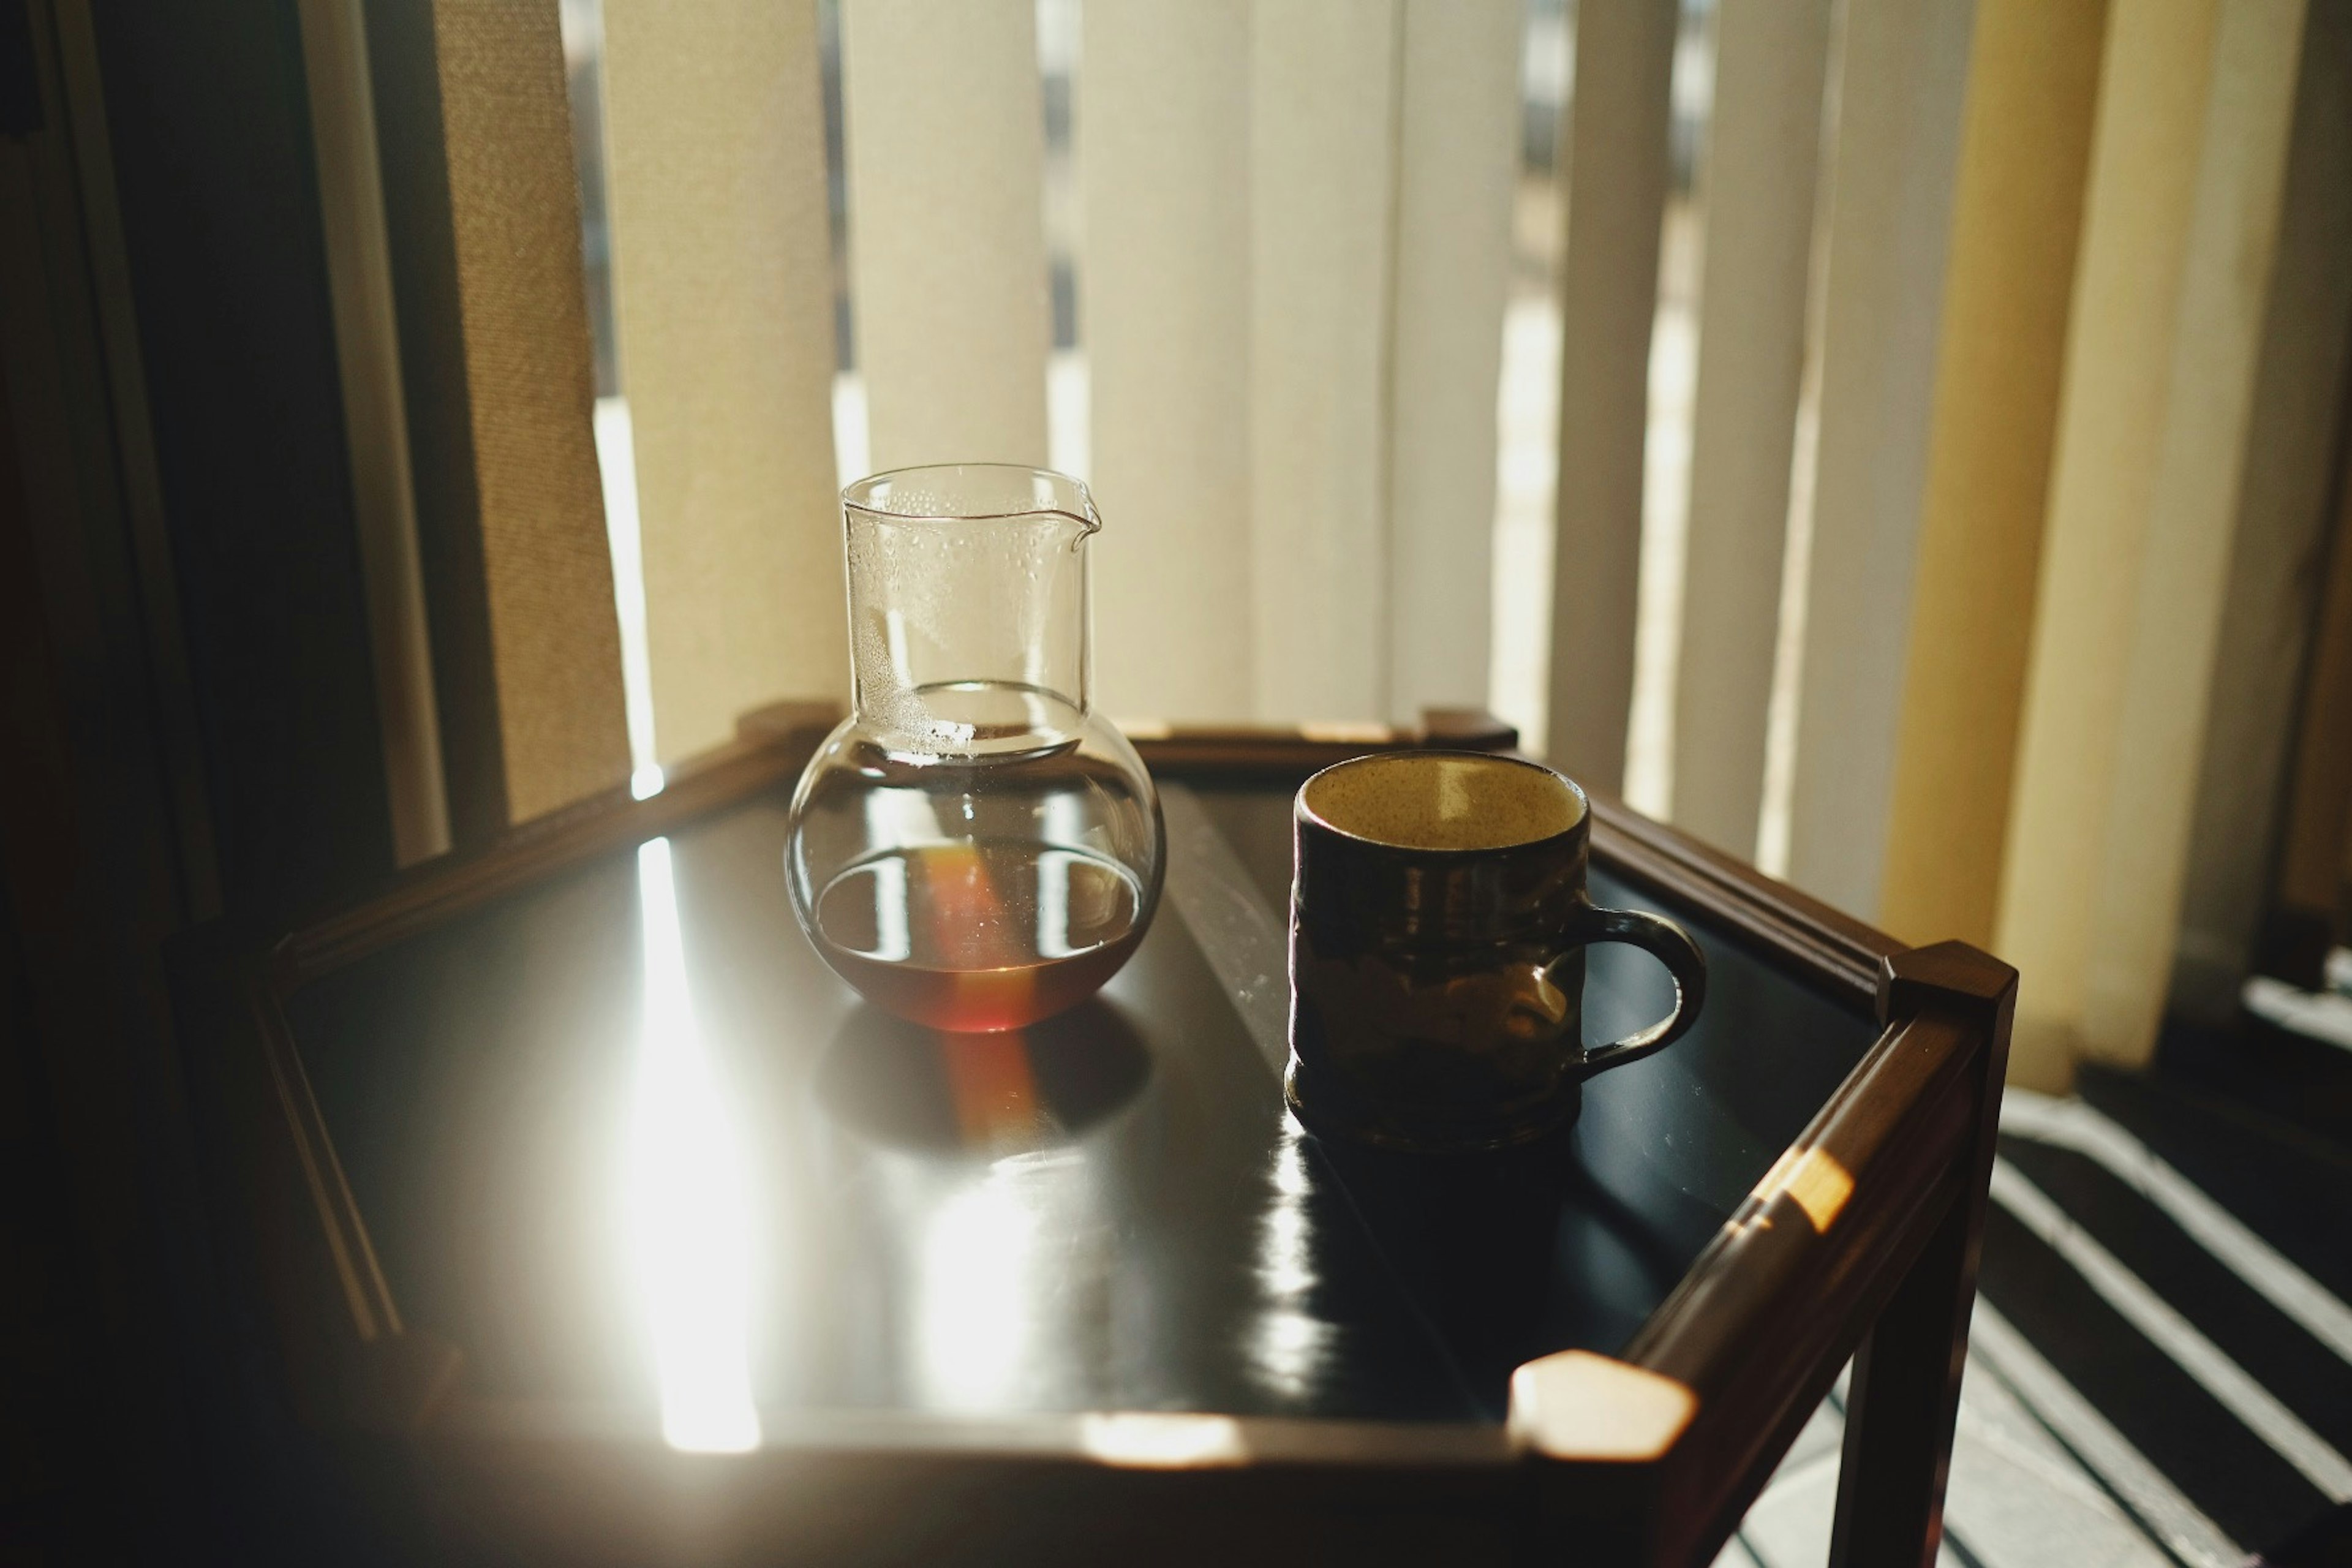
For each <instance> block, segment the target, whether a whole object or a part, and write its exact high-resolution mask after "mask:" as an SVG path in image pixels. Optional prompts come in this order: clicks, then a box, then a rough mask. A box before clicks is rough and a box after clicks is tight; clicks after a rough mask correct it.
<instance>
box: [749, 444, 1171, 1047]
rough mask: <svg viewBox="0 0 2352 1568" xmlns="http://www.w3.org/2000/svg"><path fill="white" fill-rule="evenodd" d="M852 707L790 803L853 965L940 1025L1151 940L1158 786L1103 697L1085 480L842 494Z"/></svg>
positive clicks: (799, 851) (1114, 961)
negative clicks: (1103, 713) (1095, 655)
mask: <svg viewBox="0 0 2352 1568" xmlns="http://www.w3.org/2000/svg"><path fill="white" fill-rule="evenodd" d="M841 499H842V513H843V520H844V523H845V528H846V531H847V536H848V553H849V646H850V661H851V669H852V687H851V704H850V707H851V710H850V715H849V717H848V718H847V719H846V720H845V721H843V722H842V724H841V725H840V726H839V727H838V728H836V729H835V731H833V733H832V734H831V735H829V736H828V737H826V739H825V742H824V747H823V748H822V749H821V750H820V751H819V752H817V754H816V756H815V758H814V761H812V762H811V763H809V766H808V771H807V772H806V773H803V774H802V775H801V782H800V788H799V789H798V790H797V791H796V792H795V793H794V795H793V811H792V827H791V837H790V839H789V842H788V844H787V846H786V848H785V851H784V858H785V872H786V878H787V880H788V881H789V882H790V884H791V887H792V896H793V911H794V912H795V913H796V914H798V915H799V917H800V921H801V925H802V927H803V929H804V930H805V931H807V932H808V934H809V939H810V941H812V942H814V943H815V944H816V950H817V952H820V953H822V954H824V959H825V962H826V963H830V964H831V965H832V966H833V968H834V969H835V972H836V973H839V974H840V975H841V977H842V978H843V979H845V980H846V981H848V982H849V983H850V984H852V985H854V986H856V988H857V989H858V990H859V991H861V992H863V993H864V994H866V997H867V998H868V999H869V1000H871V1001H873V1002H876V1003H877V1004H879V1005H881V1006H883V1007H886V1008H887V1009H889V1010H890V1011H891V1012H893V1013H896V1014H898V1015H899V1016H902V1017H906V1018H910V1019H913V1020H914V1021H915V1022H917V1023H920V1024H928V1025H930V1026H933V1027H935V1028H941V1029H956V1030H983V1029H989V1030H992V1029H1016V1028H1020V1027H1022V1026H1024V1025H1028V1024H1033V1023H1035V1022H1036V1021H1037V1020H1038V1019H1040V1018H1045V1017H1047V1016H1051V1015H1053V1014H1055V1013H1058V1012H1061V1011H1062V1010H1063V1009H1064V1008H1066V1007H1069V1006H1071V1005H1074V1004H1076V1003H1078V1002H1081V1001H1083V1000H1085V999H1086V998H1087V997H1088V996H1090V995H1092V994H1094V993H1095V992H1096V991H1097V989H1099V988H1100V987H1101V985H1102V984H1103V983H1104V982H1105V981H1107V980H1108V979H1109V978H1110V977H1111V976H1112V975H1113V974H1114V973H1118V968H1119V966H1120V965H1121V964H1122V963H1126V962H1127V958H1128V955H1129V953H1131V952H1134V951H1135V947H1136V944H1137V943H1138V942H1140V941H1141V940H1142V939H1143V931H1144V927H1145V926H1146V925H1147V924H1148V923H1149V922H1150V919H1151V913H1152V910H1153V909H1154V908H1155V907H1156V906H1157V905H1158V903H1159V901H1160V874H1161V869H1162V864H1163V861H1164V858H1165V852H1164V833H1163V829H1162V828H1161V826H1160V797H1159V795H1157V794H1156V793H1155V792H1154V791H1153V789H1152V787H1151V775H1150V773H1147V772H1145V771H1144V766H1143V760H1142V759H1141V758H1139V757H1138V756H1137V755H1136V754H1135V748H1134V747H1132V746H1130V745H1129V744H1128V742H1127V738H1126V737H1125V736H1124V735H1121V734H1120V733H1119V732H1118V730H1116V729H1114V728H1113V727H1112V726H1111V725H1110V724H1108V723H1107V722H1106V721H1103V720H1101V719H1099V718H1097V717H1096V716H1095V715H1094V713H1093V712H1092V711H1091V710H1090V709H1089V708H1088V691H1087V686H1088V682H1089V678H1090V676H1091V674H1092V669H1091V653H1090V650H1089V648H1088V646H1087V644H1088V638H1089V637H1091V635H1092V631H1091V627H1090V626H1089V625H1088V592H1087V548H1086V546H1087V540H1088V539H1089V538H1091V537H1092V536H1093V535H1094V533H1095V531H1097V529H1099V528H1100V527H1101V526H1102V520H1101V519H1100V518H1099V517H1098V516H1097V514H1096V512H1095V505H1094V498H1093V497H1092V496H1090V495H1088V494H1087V488H1086V486H1084V485H1082V484H1080V483H1079V482H1078V481H1077V480H1076V479H1067V478H1066V477H1064V476H1062V475H1060V474H1053V473H1045V472H1042V471H1040V470H1037V469H1034V468H1013V467H1004V466H1000V465H995V464H979V463H968V464H959V465H954V466H947V467H940V468H902V469H899V470H898V471H896V472H894V473H887V474H877V475H875V476H873V477H872V478H870V479H860V480H858V481H857V482H856V484H854V485H852V486H850V487H849V488H848V489H846V490H844V491H843V492H842V498H841Z"/></svg>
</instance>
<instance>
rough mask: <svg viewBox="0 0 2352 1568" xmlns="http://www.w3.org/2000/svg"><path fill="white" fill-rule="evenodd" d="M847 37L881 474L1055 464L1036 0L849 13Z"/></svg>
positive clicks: (892, 3)
mask: <svg viewBox="0 0 2352 1568" xmlns="http://www.w3.org/2000/svg"><path fill="white" fill-rule="evenodd" d="M841 28H842V42H841V68H842V92H843V99H844V114H845V119H846V121H847V123H846V148H845V153H846V159H847V163H848V169H849V193H850V196H849V206H850V213H851V223H850V233H849V244H850V253H851V258H852V276H853V279H854V280H855V288H856V295H855V299H856V347H857V363H858V367H859V369H860V370H861V371H862V372H863V373H864V374H865V380H866V406H867V410H868V415H867V417H868V424H869V428H870V431H871V440H872V453H873V463H874V466H875V468H877V469H881V468H901V467H905V466H907V465H909V464H916V463H952V462H974V461H980V462H1010V463H1033V464H1037V465H1041V466H1042V465H1043V464H1044V463H1045V461H1046V444H1045V354H1046V351H1047V348H1048V347H1049V345H1050V343H1051V341H1052V339H1051V331H1050V323H1049V321H1048V318H1047V311H1046V298H1045V210H1044V195H1043V189H1044V187H1043V181H1044V169H1045V123H1044V117H1043V110H1042V108H1041V100H1040V97H1039V87H1038V74H1037V16H1036V7H1035V5H1034V0H956V3H955V4H953V5H937V4H933V3H931V0H843V4H842V7H841Z"/></svg>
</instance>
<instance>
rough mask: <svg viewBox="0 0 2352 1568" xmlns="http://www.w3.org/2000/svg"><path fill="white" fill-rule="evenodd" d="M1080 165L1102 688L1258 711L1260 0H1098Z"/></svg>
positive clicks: (1165, 710) (1158, 706)
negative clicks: (1254, 183) (1255, 294)
mask: <svg viewBox="0 0 2352 1568" xmlns="http://www.w3.org/2000/svg"><path fill="white" fill-rule="evenodd" d="M1085 28H1086V33H1085V36H1086V51H1087V52H1086V65H1085V69H1084V70H1083V71H1081V72H1080V73H1079V76H1078V92H1079V97H1080V101H1079V104H1078V112H1077V118H1076V124H1077V136H1076V143H1077V169H1078V180H1079V188H1080V192H1081V195H1082V205H1083V208H1084V213H1085V221H1086V265H1085V266H1084V267H1083V268H1080V269H1079V272H1078V284H1079V288H1080V290H1081V309H1080V312H1079V319H1080V320H1081V321H1083V322H1084V323H1085V331H1086V343H1087V359H1088V362H1089V366H1090V371H1091V376H1090V380H1091V385H1092V394H1091V395H1092V401H1093V409H1092V430H1093V435H1092V442H1093V458H1092V464H1093V473H1092V474H1091V475H1090V476H1089V478H1090V481H1091V483H1092V485H1093V487H1094V490H1095V494H1096V496H1097V499H1098V500H1099V501H1100V502H1101V505H1102V509H1103V516H1104V519H1105V527H1104V531H1103V534H1102V537H1101V538H1100V539H1099V540H1098V541H1097V543H1096V544H1095V545H1094V546H1093V548H1094V550H1095V551H1096V558H1095V590H1096V614H1095V627H1096V641H1095V650H1096V677H1097V679H1096V685H1097V690H1098V691H1099V692H1100V694H1101V701H1102V702H1103V704H1104V705H1105V706H1106V708H1108V710H1110V711H1111V712H1113V713H1117V714H1120V715H1125V716H1129V717H1139V716H1147V715H1148V716H1151V717H1157V718H1181V719H1213V718H1231V717H1233V716H1234V715H1236V714H1247V713H1249V712H1251V711H1252V710H1253V708H1254V706H1255V703H1254V674H1253V666H1252V663H1251V658H1250V626H1251V614H1250V604H1251V597H1250V595H1251V588H1250V581H1251V579H1250V561H1251V556H1250V526H1249V525H1250V515H1249V506H1250V468H1249V462H1250V442H1249V331H1250V329H1249V195H1248V191H1249V75H1248V72H1247V70H1246V69H1245V68H1243V65H1242V62H1243V61H1244V60H1245V59H1246V58H1248V50H1249V5H1248V3H1247V0H1087V7H1086V13H1085Z"/></svg>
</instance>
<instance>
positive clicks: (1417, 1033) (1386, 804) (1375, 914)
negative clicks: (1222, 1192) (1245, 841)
mask: <svg viewBox="0 0 2352 1568" xmlns="http://www.w3.org/2000/svg"><path fill="white" fill-rule="evenodd" d="M1591 824H1592V812H1591V805H1590V803H1589V802H1587V801H1586V799H1585V796H1584V792H1583V791H1582V790H1581V789H1580V788H1578V787H1577V785H1576V784H1575V783H1574V782H1573V781H1571V780H1570V779H1568V778H1565V777H1563V776H1562V775H1560V774H1559V773H1554V772H1553V771H1552V770H1551V769H1549V768H1547V767H1545V766H1543V765H1542V764H1540V763H1531V762H1527V761H1524V760H1522V759H1520V758H1517V757H1507V756H1498V755H1494V754H1490V753H1482V752H1389V753H1386V754H1382V755H1377V756H1370V757H1359V758H1356V759H1354V760H1353V761H1350V762H1345V763H1339V764H1337V765H1336V766H1333V767H1328V768H1326V769H1324V770H1323V771H1322V772H1321V773H1317V774H1316V775H1315V776H1314V777H1313V778H1311V779H1308V780H1307V783H1306V784H1304V785H1303V786H1302V787H1301V788H1300V789H1299V792H1298V797H1297V801H1296V802H1294V803H1293V805H1292V810H1291V842H1292V849H1293V860H1292V865H1293V868H1294V872H1293V880H1292V883H1291V900H1290V997H1291V1004H1290V1067H1289V1071H1288V1072H1287V1073H1286V1075H1285V1079H1284V1085H1285V1091H1286V1094H1287V1095H1288V1098H1289V1100H1290V1104H1291V1108H1292V1109H1293V1110H1295V1111H1296V1112H1297V1115H1298V1118H1299V1120H1300V1121H1303V1122H1304V1123H1306V1125H1307V1127H1308V1128H1309V1129H1310V1130H1312V1131H1316V1132H1318V1133H1324V1134H1338V1135H1342V1136H1346V1137H1350V1138H1354V1139H1359V1140H1362V1141H1365V1142H1371V1143H1376V1144H1381V1145H1384V1146H1387V1147H1391V1148H1403V1149H1421V1150H1460V1149H1490V1148H1499V1147H1502V1146H1504V1145H1507V1144H1511V1143H1519V1142H1526V1141H1528V1140H1529V1139H1533V1138H1538V1137H1540V1136H1542V1135H1543V1134H1544V1133H1546V1132H1549V1131H1552V1130H1554V1129H1555V1128H1558V1127H1559V1126H1561V1125H1563V1124H1564V1123H1566V1122H1567V1121H1570V1120H1571V1119H1573V1118H1574V1117H1575V1115H1576V1113H1577V1111H1578V1110H1580V1107H1581V1103H1582V1088H1581V1086H1582V1084H1583V1081H1584V1080H1585V1079H1588V1078H1591V1076H1592V1075H1593V1074H1595V1073H1598V1072H1602V1071H1605V1070H1606V1069H1608V1068H1612V1067H1617V1066H1619V1065H1621V1064H1622V1063H1625V1062H1630V1061H1635V1060H1638V1059H1640V1058H1643V1057H1645V1056H1648V1055H1650V1054H1651V1053H1652V1052H1654V1051H1657V1050H1660V1049H1662V1048H1664V1047H1666V1046H1667V1045H1669V1044H1671V1043H1673V1042H1674V1041H1675V1039H1676V1038H1678V1037H1680V1036H1681V1035H1682V1034H1683V1033H1684V1031H1685V1030H1687V1029H1688V1028H1689V1027H1690V1026H1691V1024H1692V1023H1693V1022H1694V1021H1695V1019H1696V1016H1697V1014H1698V1009H1699V1006H1700V1004H1701V1002H1702V1001H1703V999H1704V997H1705V995H1706V960H1705V959H1704V958H1702V957H1701V956H1700V953H1699V951H1698V949H1697V947H1696V945H1694V944H1693V943H1692V942H1691V939H1690V937H1689V936H1688V935H1687V934H1686V933H1685V931H1683V930H1682V928H1681V927H1679V926H1677V925H1675V923H1674V922H1673V921H1665V920H1661V919H1659V918H1658V917H1657V916H1655V915H1651V914H1643V913H1639V912H1637V911H1634V910H1604V909H1599V908H1596V907H1595V906H1594V905H1593V903H1592V900H1591V898H1590V897H1589V896H1588V894H1587V893H1586V891H1585V871H1586V863H1587V858H1588V856H1589V853H1590V850H1591V834H1592V827H1591ZM1594 942H1630V943H1632V944H1633V946H1635V947H1639V948H1641V949H1643V951H1644V952H1649V953H1650V954H1652V955H1653V956H1654V957H1655V958H1656V959H1657V960H1658V961H1659V962H1660V963H1664V965H1665V966H1666V969H1667V971H1668V973H1671V974H1672V975H1673V976H1674V981H1675V1007H1674V1011H1673V1012H1672V1013H1670V1014H1669V1015H1668V1016H1666V1017H1665V1018H1664V1019H1663V1020H1662V1021H1660V1022H1659V1023H1657V1024H1654V1025H1653V1026H1650V1027H1649V1028H1646V1029H1643V1031H1641V1032H1640V1033H1639V1034H1636V1035H1633V1036H1631V1037H1628V1038H1625V1039H1622V1040H1618V1041H1615V1042H1612V1043H1611V1044H1608V1045H1604V1046H1597V1047H1587V1046H1586V1045H1585V1044H1584V1037H1583V1027H1582V1025H1583V998H1584V950H1585V949H1586V948H1587V947H1588V946H1590V945H1591V944H1592V943H1594Z"/></svg>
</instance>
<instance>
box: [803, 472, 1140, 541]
mask: <svg viewBox="0 0 2352 1568" xmlns="http://www.w3.org/2000/svg"><path fill="white" fill-rule="evenodd" d="M921 475H942V476H944V475H959V476H988V475H993V476H996V477H999V478H1007V479H1009V478H1011V477H1013V476H1014V475H1019V476H1021V477H1023V478H1024V479H1030V480H1033V481H1034V480H1039V479H1042V480H1044V481H1045V486H1046V488H1047V489H1048V490H1049V491H1053V492H1058V493H1057V495H1056V499H1057V500H1061V499H1066V500H1070V501H1072V502H1074V503H1075V504H1074V505H1063V506H1023V507H1013V508H1009V509H1005V510H983V511H909V510H900V509H899V508H898V507H895V506H892V505H889V504H887V503H886V502H877V501H876V500H874V499H873V497H874V492H875V491H876V490H877V489H880V488H881V487H883V486H885V485H887V484H889V483H891V482H892V481H894V480H905V479H914V478H916V477H918V476H921ZM841 504H842V507H843V510H847V511H854V512H859V513H862V514H863V515H865V516H866V517H873V518H880V519H884V520H886V521H891V522H1006V521H1013V520H1014V519H1016V518H1024V517H1060V518H1066V519H1068V520H1069V521H1072V522H1075V523H1076V524H1077V525H1078V526H1079V527H1080V528H1081V529H1084V530H1085V531H1087V532H1088V533H1094V532H1097V531H1099V530H1100V529H1101V528H1102V516H1101V514H1100V513H1098V512H1097V511H1096V510H1095V498H1094V492H1093V491H1092V490H1090V489H1087V482H1086V481H1085V480H1084V479H1076V478H1075V477H1073V476H1071V475H1069V474H1065V473H1060V472H1058V471H1056V470H1055V469H1053V468H1032V467H1030V466H1029V465H1028V464H1025V463H912V464H909V465H908V466H907V467H905V468H885V469H883V470H882V471H881V472H880V473H877V474H868V475H866V477H865V478H864V479H853V480H852V481H850V482H849V483H848V484H846V485H845V486H843V487H842V490H841Z"/></svg>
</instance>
